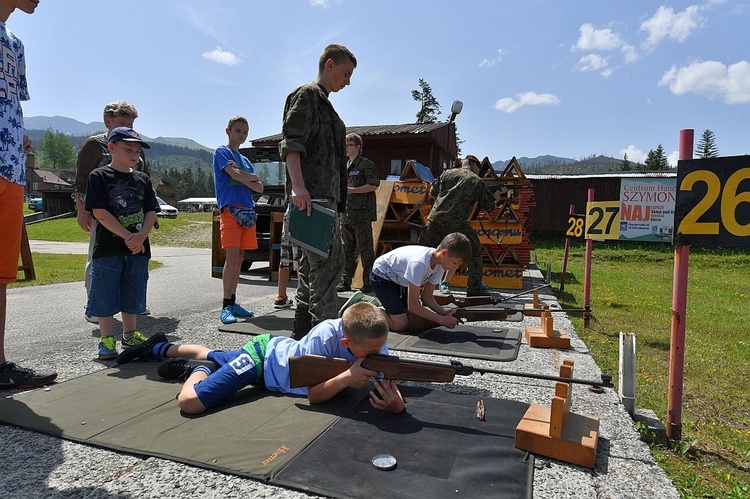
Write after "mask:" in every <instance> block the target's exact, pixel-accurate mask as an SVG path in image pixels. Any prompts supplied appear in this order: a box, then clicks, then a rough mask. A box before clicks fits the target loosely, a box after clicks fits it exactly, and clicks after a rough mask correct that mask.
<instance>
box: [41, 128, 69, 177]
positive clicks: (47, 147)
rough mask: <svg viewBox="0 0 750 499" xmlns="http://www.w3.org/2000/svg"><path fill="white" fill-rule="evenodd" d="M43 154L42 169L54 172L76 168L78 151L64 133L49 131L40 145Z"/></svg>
mask: <svg viewBox="0 0 750 499" xmlns="http://www.w3.org/2000/svg"><path fill="white" fill-rule="evenodd" d="M38 149H39V151H40V152H41V153H42V155H41V156H42V168H47V169H52V170H70V169H73V168H75V162H76V151H75V149H73V144H72V143H71V142H70V139H68V137H66V136H65V134H64V133H61V132H58V133H55V132H53V131H52V129H51V128H50V129H48V130H47V132H46V133H45V134H44V138H43V139H42V141H41V142H40V143H39V146H38Z"/></svg>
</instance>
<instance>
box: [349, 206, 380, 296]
mask: <svg viewBox="0 0 750 499" xmlns="http://www.w3.org/2000/svg"><path fill="white" fill-rule="evenodd" d="M341 240H342V242H343V244H344V257H345V259H346V263H345V264H344V274H343V275H342V276H341V281H342V282H343V283H345V284H346V285H348V286H351V285H352V279H353V278H354V273H355V272H356V271H357V258H362V284H363V285H365V286H367V285H369V284H370V271H371V270H372V264H373V263H374V262H375V250H373V248H372V246H373V244H372V222H367V221H365V222H353V223H349V222H347V223H344V222H342V223H341Z"/></svg>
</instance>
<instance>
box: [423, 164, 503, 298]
mask: <svg viewBox="0 0 750 499" xmlns="http://www.w3.org/2000/svg"><path fill="white" fill-rule="evenodd" d="M461 165H462V166H461V168H453V169H451V170H446V171H445V172H443V174H442V175H440V177H439V178H438V179H437V180H436V181H435V182H433V184H432V187H431V188H430V196H432V197H433V198H435V203H434V204H433V205H432V210H431V211H430V214H429V216H428V217H427V227H426V228H425V230H424V232H423V233H422V235H421V236H420V237H419V244H421V245H423V246H431V247H433V248H435V247H437V245H438V244H440V241H442V240H443V238H444V237H445V236H446V235H448V234H450V233H451V232H460V233H462V234H466V236H467V237H468V238H469V241H470V242H471V260H469V262H468V267H469V269H468V282H467V286H466V294H467V296H476V295H481V294H484V293H483V291H482V290H481V286H482V246H481V244H480V243H479V237H478V236H477V234H476V231H475V230H474V229H473V228H472V227H471V224H470V223H469V216H470V215H471V211H472V209H473V208H474V204H475V203H479V207H480V208H482V209H483V210H485V211H488V212H489V211H492V210H493V209H495V206H496V204H497V201H499V199H500V196H501V192H500V191H498V192H496V193H495V194H493V193H491V192H490V191H489V189H487V186H486V185H485V184H484V181H483V180H482V179H481V178H480V177H479V175H478V173H479V171H480V168H481V164H480V162H479V160H478V159H477V158H476V156H473V155H471V154H470V155H468V156H466V158H464V159H463V161H462V162H461Z"/></svg>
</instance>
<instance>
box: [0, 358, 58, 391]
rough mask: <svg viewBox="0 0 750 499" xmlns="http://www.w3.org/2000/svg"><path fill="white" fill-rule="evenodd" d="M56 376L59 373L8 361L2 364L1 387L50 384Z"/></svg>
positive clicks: (0, 370)
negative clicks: (35, 369)
mask: <svg viewBox="0 0 750 499" xmlns="http://www.w3.org/2000/svg"><path fill="white" fill-rule="evenodd" d="M55 378H57V373H56V372H54V371H34V370H33V369H29V368H28V367H21V366H19V365H16V364H15V363H13V362H6V363H5V364H3V365H2V366H0V389H6V388H34V387H37V386H43V385H49V384H50V383H52V382H53V381H55Z"/></svg>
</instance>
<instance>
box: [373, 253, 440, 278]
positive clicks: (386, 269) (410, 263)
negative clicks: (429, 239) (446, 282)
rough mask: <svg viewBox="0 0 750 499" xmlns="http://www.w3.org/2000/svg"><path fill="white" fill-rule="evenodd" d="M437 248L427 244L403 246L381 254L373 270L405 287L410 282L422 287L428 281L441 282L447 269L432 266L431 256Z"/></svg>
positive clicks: (378, 274)
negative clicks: (429, 246)
mask: <svg viewBox="0 0 750 499" xmlns="http://www.w3.org/2000/svg"><path fill="white" fill-rule="evenodd" d="M433 251H435V248H428V247H427V246H416V245H412V246H401V247H400V248H396V249H394V250H392V251H389V252H388V253H386V254H385V255H381V256H379V257H378V258H377V259H376V260H375V263H374V264H373V265H372V272H373V273H374V274H375V275H376V276H378V277H380V278H381V279H387V280H389V281H392V282H395V283H397V284H399V285H400V286H403V287H405V288H406V287H409V283H411V284H413V285H414V286H417V287H422V285H423V284H424V283H426V282H431V283H432V284H434V285H435V286H438V285H439V284H440V281H441V280H442V278H443V273H444V272H445V270H444V269H443V267H442V265H435V267H430V258H431V257H432V253H433Z"/></svg>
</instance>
